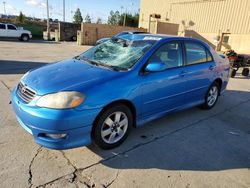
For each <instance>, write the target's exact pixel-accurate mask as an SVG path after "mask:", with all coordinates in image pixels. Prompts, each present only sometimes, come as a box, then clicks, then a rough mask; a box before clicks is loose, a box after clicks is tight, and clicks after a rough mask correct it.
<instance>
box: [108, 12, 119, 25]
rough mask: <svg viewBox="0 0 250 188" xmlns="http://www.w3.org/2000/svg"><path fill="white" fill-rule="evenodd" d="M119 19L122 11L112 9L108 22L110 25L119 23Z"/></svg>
mask: <svg viewBox="0 0 250 188" xmlns="http://www.w3.org/2000/svg"><path fill="white" fill-rule="evenodd" d="M119 21H120V13H119V11H115V12H114V11H113V10H111V11H110V15H109V17H108V24H110V25H119Z"/></svg>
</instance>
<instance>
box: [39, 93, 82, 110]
mask: <svg viewBox="0 0 250 188" xmlns="http://www.w3.org/2000/svg"><path fill="white" fill-rule="evenodd" d="M84 99H85V96H84V95H83V94H82V93H80V92H77V91H63V92H58V93H52V94H48V95H44V96H42V97H41V98H40V99H38V101H37V103H36V105H37V106H39V107H44V108H54V109H66V108H74V107H77V106H79V105H80V104H81V103H82V102H83V101H84Z"/></svg>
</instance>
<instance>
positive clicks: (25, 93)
mask: <svg viewBox="0 0 250 188" xmlns="http://www.w3.org/2000/svg"><path fill="white" fill-rule="evenodd" d="M17 94H18V96H19V97H20V98H21V99H22V100H23V101H24V102H26V103H29V102H30V101H32V100H33V99H34V98H35V96H36V92H35V91H33V90H32V89H30V88H29V87H27V86H25V85H24V84H23V83H22V82H20V83H19V84H18V86H17Z"/></svg>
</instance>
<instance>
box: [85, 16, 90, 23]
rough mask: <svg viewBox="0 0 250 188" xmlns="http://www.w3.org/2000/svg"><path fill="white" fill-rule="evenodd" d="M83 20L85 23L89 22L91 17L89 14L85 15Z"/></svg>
mask: <svg viewBox="0 0 250 188" xmlns="http://www.w3.org/2000/svg"><path fill="white" fill-rule="evenodd" d="M84 20H85V23H91V18H90V16H89V14H87V15H86V17H85V19H84Z"/></svg>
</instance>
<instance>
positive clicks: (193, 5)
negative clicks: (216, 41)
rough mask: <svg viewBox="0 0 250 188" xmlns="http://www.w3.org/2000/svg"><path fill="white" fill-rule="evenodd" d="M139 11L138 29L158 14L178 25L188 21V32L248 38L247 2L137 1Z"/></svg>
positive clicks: (249, 17) (249, 3)
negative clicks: (150, 15) (222, 33)
mask: <svg viewBox="0 0 250 188" xmlns="http://www.w3.org/2000/svg"><path fill="white" fill-rule="evenodd" d="M140 11H141V12H140V27H145V28H147V27H148V17H149V14H151V13H159V14H161V16H162V20H166V19H169V21H170V22H172V23H178V24H180V25H181V22H182V20H184V21H185V22H186V23H188V22H189V21H192V22H194V23H195V25H194V26H192V27H190V29H193V30H195V31H197V32H201V33H218V32H219V30H220V31H221V32H225V31H227V30H229V32H231V33H233V34H250V0H141V9H140Z"/></svg>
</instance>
